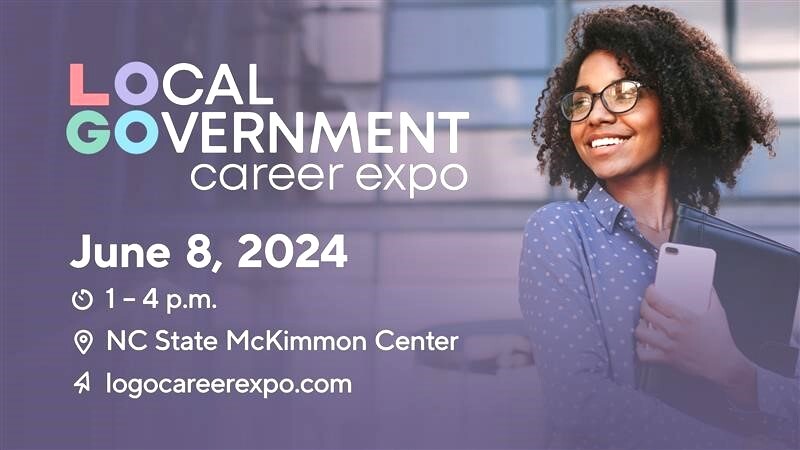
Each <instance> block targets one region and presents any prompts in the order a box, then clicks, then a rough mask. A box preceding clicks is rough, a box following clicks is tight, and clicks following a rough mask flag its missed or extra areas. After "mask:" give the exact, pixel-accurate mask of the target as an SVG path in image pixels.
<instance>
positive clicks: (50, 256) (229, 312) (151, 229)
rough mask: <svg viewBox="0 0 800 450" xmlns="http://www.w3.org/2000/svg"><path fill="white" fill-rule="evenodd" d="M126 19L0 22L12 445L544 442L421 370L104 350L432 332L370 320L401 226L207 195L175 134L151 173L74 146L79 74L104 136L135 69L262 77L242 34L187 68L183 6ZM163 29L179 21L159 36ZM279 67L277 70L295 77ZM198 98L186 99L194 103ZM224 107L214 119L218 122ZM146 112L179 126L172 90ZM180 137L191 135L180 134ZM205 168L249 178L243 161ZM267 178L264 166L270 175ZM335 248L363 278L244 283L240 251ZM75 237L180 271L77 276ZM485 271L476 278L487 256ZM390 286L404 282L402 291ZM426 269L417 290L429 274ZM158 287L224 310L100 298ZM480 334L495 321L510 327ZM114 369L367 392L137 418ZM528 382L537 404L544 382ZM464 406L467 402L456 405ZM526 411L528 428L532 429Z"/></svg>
mask: <svg viewBox="0 0 800 450" xmlns="http://www.w3.org/2000/svg"><path fill="white" fill-rule="evenodd" d="M130 5H131V4H130V3H120V4H114V3H102V2H97V3H94V2H93V3H81V4H69V5H68V6H67V5H65V4H58V3H49V2H48V3H45V2H42V3H13V4H7V5H5V6H3V13H2V30H3V38H2V41H3V56H2V60H3V66H4V68H3V77H2V91H3V104H2V127H3V129H2V139H3V145H2V147H3V148H2V170H3V203H2V207H3V210H2V212H3V233H4V235H3V243H4V248H3V252H2V258H3V262H2V264H3V271H2V273H3V279H2V289H3V295H2V318H3V354H2V368H3V377H2V383H3V400H2V402H3V408H2V413H3V417H2V423H3V427H2V428H3V431H2V434H3V436H2V441H0V442H2V447H3V448H76V449H77V448H382V447H424V448H431V447H441V448H445V447H458V448H462V447H466V446H491V447H497V446H504V447H505V446H528V445H530V443H531V442H532V440H533V441H535V440H537V439H540V438H539V437H538V435H537V433H539V431H540V430H538V429H537V427H536V426H535V425H532V424H531V423H529V421H528V419H527V417H528V415H526V416H516V414H515V411H513V410H512V409H509V408H504V409H505V411H506V413H507V414H506V415H505V416H503V417H496V416H492V413H490V412H488V411H487V412H485V413H484V412H481V406H480V405H485V404H487V402H488V403H490V404H501V405H502V402H503V399H502V398H498V390H497V389H496V388H495V389H492V393H491V395H486V396H485V398H484V395H483V394H482V389H483V386H485V384H486V381H485V380H484V379H477V380H473V379H469V378H467V376H466V375H465V374H463V373H459V372H457V371H442V370H438V369H433V368H428V367H421V366H420V364H419V363H418V362H415V361H414V356H413V355H412V354H411V353H402V352H396V353H395V352H393V353H377V352H367V353H318V354H314V353H288V352H286V353H266V352H261V353H255V352H253V353H251V354H237V353H235V352H230V353H228V352H220V351H217V352H214V353H197V352H193V353H173V352H169V353H166V352H156V351H154V350H152V349H150V350H148V351H144V352H130V351H129V352H106V351H105V350H104V349H103V347H104V342H103V341H104V332H103V330H105V329H122V328H125V329H134V328H143V329H146V330H149V331H151V332H152V331H155V330H157V329H159V328H166V329H174V330H180V331H182V332H186V333H192V332H194V331H196V330H202V331H203V332H204V333H212V332H216V335H217V336H222V334H223V333H222V331H223V330H225V329H227V328H231V329H243V328H250V329H251V330H252V331H253V332H258V331H259V330H263V329H265V328H284V327H285V328H287V329H289V330H290V331H291V332H292V333H294V334H301V333H311V334H328V333H330V334H348V335H352V334H364V335H366V336H368V337H369V336H370V335H371V334H372V333H374V331H375V330H377V329H380V328H384V327H392V328H393V329H396V330H398V331H400V332H409V333H410V332H413V331H416V330H417V329H418V327H417V325H414V324H416V323H418V322H419V321H417V320H415V316H417V315H419V316H424V315H425V314H426V311H425V307H422V308H420V310H419V311H415V310H413V307H412V308H411V309H406V310H405V312H404V314H406V315H407V318H408V319H409V320H405V319H404V317H402V316H399V317H395V318H394V319H392V320H391V323H384V322H385V321H382V320H379V319H377V318H376V317H377V316H378V314H379V312H378V311H376V310H377V309H379V308H381V306H379V305H377V304H376V302H375V301H374V298H375V297H376V296H377V295H378V292H377V289H378V288H377V285H376V283H375V278H376V277H377V272H378V271H379V270H381V271H382V272H383V274H384V275H383V283H384V284H385V285H386V286H389V287H388V289H384V292H383V293H382V294H381V295H383V296H388V297H394V298H391V299H390V300H391V301H394V302H403V301H404V297H405V296H406V294H404V292H403V276H404V275H403V273H402V272H403V269H404V268H406V267H407V266H408V265H412V264H418V263H420V262H419V261H415V251H414V250H413V249H401V248H397V249H396V250H397V251H396V252H395V253H394V254H393V258H392V261H389V262H388V263H387V264H384V266H383V267H382V268H378V267H375V266H372V265H370V264H367V263H365V262H364V261H363V258H361V256H362V255H367V256H371V255H372V253H374V252H375V245H376V244H375V243H374V241H373V240H371V239H369V237H370V236H371V233H372V232H373V231H372V230H375V229H377V228H378V227H383V228H387V227H391V226H392V225H391V224H393V223H394V221H393V219H392V217H391V214H392V212H391V211H389V212H387V211H385V210H382V209H381V208H379V207H377V206H371V205H370V204H367V205H350V206H326V205H319V204H316V205H315V204H313V203H311V204H309V203H307V202H306V198H304V196H303V195H300V194H298V193H297V192H296V191H295V192H289V193H285V194H275V193H270V192H266V191H265V192H260V193H256V194H253V193H233V194H230V195H226V193H222V194H205V193H199V192H196V191H194V190H192V189H191V187H190V186H189V182H188V179H187V175H188V171H189V169H190V168H191V167H193V166H194V165H195V164H197V163H199V162H200V161H201V156H200V155H199V152H198V151H196V149H197V146H196V145H195V146H194V151H192V149H191V147H192V146H191V145H190V149H189V150H188V151H187V154H186V155H183V156H180V157H178V156H176V155H175V154H174V152H173V151H172V150H171V148H170V145H169V141H168V139H167V136H166V131H165V129H163V128H162V129H161V130H160V131H161V135H160V137H159V142H158V144H157V147H156V148H155V149H153V150H152V151H151V152H150V153H148V154H146V155H144V156H141V157H133V156H130V155H126V154H124V153H123V152H122V151H120V150H118V149H116V148H115V147H114V146H113V144H110V145H109V147H108V148H106V150H105V151H103V152H101V153H99V154H97V155H94V156H91V157H87V156H82V155H80V154H78V153H76V152H74V151H72V150H71V149H70V148H69V147H68V144H67V142H66V139H65V137H64V126H65V125H66V122H67V120H68V119H69V117H70V116H71V115H72V114H74V112H75V111H77V110H79V109H83V108H70V107H69V105H68V92H67V87H68V78H67V74H68V65H69V63H71V62H82V63H84V64H85V68H86V69H85V80H86V86H87V90H89V91H91V90H103V91H105V92H111V106H110V107H109V108H99V109H101V111H102V112H103V113H104V114H106V115H107V117H108V118H109V120H110V122H111V123H113V121H114V119H115V118H116V117H118V116H119V115H120V114H122V113H123V112H125V111H127V110H129V109H136V108H134V107H128V106H127V105H122V104H121V102H120V101H119V99H118V98H117V97H116V95H115V94H114V93H113V90H111V89H112V86H113V80H114V74H115V73H116V70H117V69H118V68H119V67H120V66H121V65H122V64H124V63H126V62H128V61H133V60H142V61H147V62H149V63H150V64H151V65H153V66H154V67H155V68H156V71H157V73H158V74H159V76H160V75H161V74H163V72H164V70H165V69H166V68H167V67H169V65H171V64H174V63H177V62H193V63H195V64H197V65H198V66H200V67H201V68H204V69H208V68H212V69H215V68H216V66H217V65H218V64H219V63H222V62H230V63H231V64H232V65H233V66H234V70H235V72H236V73H237V74H238V75H240V77H239V78H237V81H238V82H239V85H240V88H242V90H243V91H244V90H246V78H245V77H242V76H241V74H246V71H244V70H241V68H242V67H246V66H245V65H243V64H246V63H247V62H251V61H246V60H243V61H240V62H241V63H242V64H241V65H239V66H238V68H237V63H236V61H237V57H236V55H234V54H231V53H230V51H231V49H233V50H234V51H235V48H236V46H235V44H233V43H230V42H228V44H227V45H228V47H225V45H226V44H224V43H223V41H222V40H215V39H224V38H230V39H235V38H236V36H235V34H232V35H231V36H222V37H219V36H216V37H214V36H213V35H214V33H213V32H212V31H209V32H208V33H207V38H208V42H205V43H203V42H199V43H197V45H198V46H200V47H201V48H203V49H204V50H206V51H204V52H201V53H205V54H206V55H207V57H206V59H205V60H200V61H196V60H191V59H189V58H184V57H181V58H177V57H176V56H175V55H183V54H185V50H184V49H183V48H178V47H179V45H181V44H180V43H179V42H176V41H174V40H173V39H172V37H171V36H170V35H169V33H168V31H169V30H170V28H173V27H175V28H178V27H182V26H199V25H198V23H197V21H194V22H192V21H191V20H189V18H185V19H184V20H179V19H180V18H181V14H184V13H185V12H186V11H188V10H189V8H187V7H185V6H187V5H184V4H181V3H173V4H169V5H165V6H164V7H163V9H159V7H158V6H157V5H156V4H139V5H138V6H137V7H136V8H130ZM215 6H216V4H214V3H202V4H199V6H198V7H197V8H195V10H198V11H200V13H201V14H214V13H215ZM131 11H134V12H135V13H136V14H140V15H141V16H140V17H139V20H140V23H143V24H144V26H145V27H146V26H147V24H148V23H153V30H152V32H151V31H149V30H148V29H146V28H145V29H144V30H142V29H140V30H137V32H136V33H135V36H136V39H133V40H132V39H130V37H129V36H128V34H129V33H131V30H130V29H126V23H127V21H126V14H128V13H130V12H131ZM159 13H163V14H159ZM168 20H175V22H174V23H171V24H170V25H169V26H165V24H164V21H168ZM201 23H202V22H201ZM187 24H188V25H187ZM192 24H193V25H192ZM201 35H203V34H202V33H201ZM208 55H210V56H208ZM274 64H275V66H276V67H279V66H280V65H281V64H282V61H274ZM205 73H206V74H207V75H206V76H207V77H208V78H207V80H206V83H207V82H210V78H211V76H212V75H213V73H214V72H213V71H207V72H205ZM203 86H206V87H207V84H203ZM185 88H186V89H187V91H188V90H189V89H194V86H191V85H188V86H186V87H185ZM278 101H279V102H280V99H278ZM229 107H230V105H228V104H226V102H225V101H221V102H217V104H215V105H214V106H213V107H211V108H209V109H211V110H224V109H226V108H229ZM141 109H143V110H145V111H148V112H151V113H154V115H155V114H156V113H157V112H159V111H161V110H171V109H172V110H178V109H177V108H175V107H173V106H172V105H169V104H167V103H166V101H165V100H164V97H163V94H161V92H160V91H159V95H158V96H157V98H156V99H155V100H154V101H153V102H151V103H149V104H147V105H144V106H143V107H141ZM192 109H193V107H188V108H182V109H181V110H180V111H181V112H179V113H178V114H186V115H188V111H190V110H192ZM282 113H286V111H282ZM287 116H288V117H291V116H289V115H288V114H287ZM157 120H158V122H159V123H161V120H160V118H157ZM178 120H179V122H178V123H180V121H183V120H185V116H184V117H181V118H180V119H178ZM194 138H195V139H197V136H195V137H194ZM195 142H196V141H195ZM206 158H209V157H206ZM209 159H211V160H212V161H216V162H220V161H224V163H229V162H235V161H237V158H236V157H235V156H233V155H224V156H222V157H219V158H214V157H210V158H209ZM273 159H274V158H273ZM261 161H262V162H270V157H269V156H267V157H264V158H263V159H262V160H261ZM273 162H274V161H273ZM363 162H368V161H367V160H364V161H363ZM123 167H124V170H121V168H123ZM120 200H121V201H120ZM248 202H249V203H248ZM236 203H239V204H238V205H236ZM242 203H244V204H243V205H242ZM229 205H234V206H229ZM254 205H255V206H258V207H257V208H256V207H253V206H254ZM231 210H235V212H236V213H235V214H233V213H231V212H230V211H231ZM243 211H244V212H243ZM395 214H397V213H396V212H395ZM400 214H402V212H401V213H400ZM405 223H413V218H411V219H409V218H406V219H405ZM520 223H521V220H520ZM402 229H403V227H402V226H400V227H399V230H400V231H402ZM331 230H337V231H338V232H344V233H345V234H346V235H347V250H348V253H349V254H350V262H349V264H348V266H347V268H346V269H343V270H336V271H333V270H331V269H327V268H324V269H321V270H307V271H299V270H298V271H277V270H271V271H270V270H266V269H265V270H260V271H259V270H250V271H245V270H234V267H233V266H234V265H235V262H236V258H237V257H238V255H239V254H241V252H240V250H239V246H238V245H236V238H237V237H238V236H239V235H240V234H243V233H247V232H252V233H258V234H261V235H264V234H267V233H271V232H285V233H290V234H292V233H294V234H299V233H301V232H318V233H320V235H321V236H325V235H326V234H327V233H329V232H331ZM195 232H204V233H207V234H208V235H209V236H211V237H212V239H213V242H214V243H215V244H214V249H215V250H216V251H217V252H218V253H217V255H218V256H219V255H221V259H222V260H223V262H224V263H225V266H226V267H225V268H223V269H222V271H221V272H220V274H218V275H211V274H210V273H208V272H207V271H196V270H189V269H187V268H186V264H185V262H184V261H183V255H184V254H185V252H184V248H185V240H186V238H187V237H188V236H189V235H191V234H192V233H195ZM82 233H90V234H91V235H92V236H93V237H94V238H95V239H96V240H98V241H114V242H134V241H141V242H165V243H167V244H168V245H169V246H170V248H171V250H172V262H171V264H170V267H169V268H168V269H165V270H147V269H129V270H107V271H99V270H88V269H86V270H72V269H70V268H69V267H68V265H67V262H68V261H69V260H70V259H72V258H74V257H76V256H77V253H78V250H79V239H80V235H81V234H82ZM472 258H474V259H475V260H476V261H479V260H480V259H479V258H480V255H479V254H474V255H472ZM398 261H399V262H398ZM394 264H397V266H396V267H395V266H393V265H394ZM423 264H424V262H423ZM473 266H475V267H473V270H479V271H480V270H491V268H485V267H484V268H482V267H481V263H480V262H477V263H473ZM515 266H516V261H514V260H510V261H508V268H509V269H511V270H510V271H509V275H513V270H514V269H515ZM395 268H396V269H397V272H398V273H400V275H397V278H396V281H393V278H394V275H393V273H394V272H395ZM419 271H423V272H424V266H422V268H421V270H418V271H417V272H419ZM405 276H406V277H407V276H408V275H407V274H406V275H405ZM152 286H158V287H160V288H162V289H163V290H162V292H164V290H166V289H170V288H171V289H174V290H176V291H179V292H187V291H189V290H194V291H202V292H210V293H212V294H213V296H214V299H215V300H216V302H217V303H218V304H219V308H218V309H217V310H215V311H194V312H188V313H185V314H177V315H175V316H173V317H167V316H165V315H164V313H163V312H161V310H157V311H153V310H150V309H149V308H146V307H143V306H141V305H122V304H119V305H118V307H117V308H116V309H114V310H108V309H106V308H105V307H103V306H102V304H103V297H104V295H103V294H102V293H103V291H105V290H106V289H107V288H108V287H115V288H116V290H117V292H118V293H119V294H118V297H119V296H123V295H137V296H138V297H140V298H141V296H142V295H143V294H144V292H145V291H146V289H147V288H149V287H152ZM79 288H87V289H90V290H92V291H93V292H94V294H95V306H94V307H93V308H92V310H91V311H89V312H80V311H76V310H74V309H73V308H72V306H71V303H70V296H71V294H72V292H73V291H74V290H77V289H79ZM454 288H455V286H454ZM508 289H509V292H512V291H513V290H514V289H515V285H513V283H509V286H508ZM386 292H389V293H388V294H387V293H386ZM432 295H444V296H456V295H459V294H458V291H457V290H456V291H454V292H452V293H451V292H448V289H447V286H445V287H444V288H442V287H439V291H438V292H437V293H434V294H432ZM509 299H510V300H513V297H509ZM386 303H387V304H388V303H389V300H387V301H386ZM509 303H510V302H509ZM448 307H449V306H447V305H445V306H436V305H434V306H433V308H439V309H441V308H448ZM381 315H382V316H391V315H392V314H391V312H389V313H385V312H384V313H381ZM441 315H442V314H440V316H441ZM444 315H445V316H446V315H447V313H446V312H445V314H444ZM511 315H512V316H513V313H512V314H511ZM476 316H477V317H476V318H480V319H493V318H502V317H503V316H505V317H508V316H509V314H504V315H500V317H482V316H479V315H476ZM82 328H87V329H90V330H93V331H94V347H93V349H92V350H91V351H90V352H89V354H88V355H86V356H81V355H79V354H78V352H77V351H76V349H75V348H74V345H73V334H74V332H75V331H76V330H78V329H82ZM84 370H90V371H91V373H92V392H91V393H89V394H83V395H80V396H79V395H77V394H76V392H75V389H74V388H73V387H72V384H73V382H74V381H75V379H76V378H77V377H78V376H79V375H80V374H81V373H83V371H84ZM107 370H110V371H112V373H114V374H115V375H117V376H122V377H167V376H184V377H189V376H203V377H215V376H220V377H225V376H236V377H284V376H286V377H293V378H295V379H299V378H301V377H349V378H351V379H352V380H353V386H354V392H353V393H352V394H351V395H340V396H331V397H325V396H322V395H319V396H313V395H309V396H279V395H275V396H274V397H272V398H270V399H269V400H263V399H261V398H260V397H258V396H255V397H249V396H240V395H230V396H223V395H205V396H200V395H193V396H148V397H147V398H144V399H140V400H130V399H127V398H124V397H122V396H119V395H114V396H111V395H106V394H105V393H104V387H105V386H104V384H105V383H104V376H103V374H104V373H105V372H106V371H107ZM528 373H530V372H528ZM486 377H488V376H486ZM487 379H488V378H487ZM492 384H496V382H494V381H492ZM526 384H528V385H529V386H530V387H531V391H532V390H533V383H532V382H531V383H527V382H526ZM441 386H444V387H445V388H444V390H442V388H441ZM448 386H449V388H448ZM501 391H502V388H501ZM467 392H470V394H469V395H466V396H463V397H462V394H464V393H467ZM440 396H441V397H442V398H441V399H440V398H439V397H440ZM509 396H515V397H519V393H518V392H514V391H513V390H508V392H506V393H505V397H509ZM454 402H456V404H454ZM533 406H534V408H532V409H531V411H535V405H533ZM470 411H472V412H470ZM423 412H424V414H421V413H423ZM482 416H483V417H482ZM453 430H461V432H460V433H459V434H455V433H454V432H453Z"/></svg>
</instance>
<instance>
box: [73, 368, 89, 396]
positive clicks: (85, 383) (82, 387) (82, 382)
mask: <svg viewBox="0 0 800 450" xmlns="http://www.w3.org/2000/svg"><path fill="white" fill-rule="evenodd" d="M73 386H75V387H76V388H78V394H83V391H86V392H89V391H90V389H89V371H88V370H87V371H86V372H83V375H81V376H80V377H78V379H77V380H76V381H75V384H73Z"/></svg>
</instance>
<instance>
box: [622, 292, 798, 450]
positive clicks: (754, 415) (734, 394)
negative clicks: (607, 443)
mask: <svg viewBox="0 0 800 450" xmlns="http://www.w3.org/2000/svg"><path fill="white" fill-rule="evenodd" d="M641 314H642V317H643V319H645V320H643V321H642V322H640V324H639V326H638V327H637V329H636V333H635V335H636V337H637V339H638V341H639V344H648V346H647V347H645V346H643V345H637V354H638V356H639V359H640V360H642V361H646V362H652V363H662V364H668V365H671V366H673V367H675V368H676V369H678V370H681V371H683V372H685V373H687V374H690V375H696V376H700V377H704V378H706V379H708V380H710V381H712V382H714V383H716V384H718V385H719V386H721V387H722V388H723V390H724V391H725V393H726V394H727V396H728V399H729V402H730V409H731V411H732V412H734V413H735V414H736V415H737V416H738V419H739V420H740V421H741V426H742V429H747V430H751V432H753V433H757V434H761V435H765V436H767V437H769V438H770V439H775V440H780V441H782V442H785V443H787V444H789V445H792V447H793V448H800V437H798V428H800V417H799V416H800V414H798V408H800V393H798V389H800V384H798V381H800V380H798V378H797V375H796V374H795V377H792V378H788V377H783V376H781V375H779V374H776V373H773V372H771V371H769V370H765V369H762V368H761V367H758V366H757V365H756V364H754V363H753V362H751V361H750V360H748V359H747V357H746V356H745V355H744V354H743V353H742V352H741V351H740V350H739V349H738V348H737V347H736V344H735V343H734V341H733V337H732V336H731V333H730V327H729V326H728V321H727V317H726V314H725V310H724V309H723V308H722V305H721V303H720V301H719V297H717V294H716V292H713V291H712V295H711V301H710V303H709V308H708V310H707V311H706V312H703V313H699V314H698V313H693V312H691V311H688V310H686V309H684V308H681V307H680V306H679V304H678V303H677V302H675V301H671V300H669V299H666V298H663V297H662V296H661V294H659V292H658V291H657V290H655V289H654V288H653V287H652V286H651V287H648V289H647V291H646V293H645V301H644V302H642V306H641ZM645 322H649V323H651V324H653V327H647V326H645V325H644V324H645Z"/></svg>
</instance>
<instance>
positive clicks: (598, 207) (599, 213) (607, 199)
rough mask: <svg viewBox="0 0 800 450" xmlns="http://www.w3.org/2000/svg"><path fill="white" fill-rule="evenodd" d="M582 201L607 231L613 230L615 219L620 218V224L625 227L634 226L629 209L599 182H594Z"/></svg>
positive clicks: (611, 231)
mask: <svg viewBox="0 0 800 450" xmlns="http://www.w3.org/2000/svg"><path fill="white" fill-rule="evenodd" d="M583 203H585V204H586V207H587V208H589V211H591V212H592V214H593V215H594V217H595V218H596V219H597V221H598V222H600V224H601V225H603V228H605V229H606V231H608V232H609V233H613V232H614V225H615V224H616V223H617V220H621V225H622V226H623V227H625V228H629V227H632V226H634V225H633V224H634V222H635V220H634V218H633V214H631V212H630V210H628V208H626V207H625V206H624V205H622V204H621V203H619V202H618V201H616V200H615V199H614V197H612V196H611V194H609V193H608V191H606V190H605V188H603V186H601V185H600V183H597V182H595V183H594V185H593V186H592V188H591V189H590V190H589V192H588V193H587V194H586V197H585V198H584V199H583Z"/></svg>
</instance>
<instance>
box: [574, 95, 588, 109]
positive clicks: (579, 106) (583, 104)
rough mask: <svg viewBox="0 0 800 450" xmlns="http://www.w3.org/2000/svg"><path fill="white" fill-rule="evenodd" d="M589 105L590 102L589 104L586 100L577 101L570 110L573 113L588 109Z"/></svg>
mask: <svg viewBox="0 0 800 450" xmlns="http://www.w3.org/2000/svg"><path fill="white" fill-rule="evenodd" d="M589 103H590V102H589V99H588V98H580V99H577V100H575V102H574V103H573V104H572V109H573V111H580V110H582V109H585V108H588V107H589Z"/></svg>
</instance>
